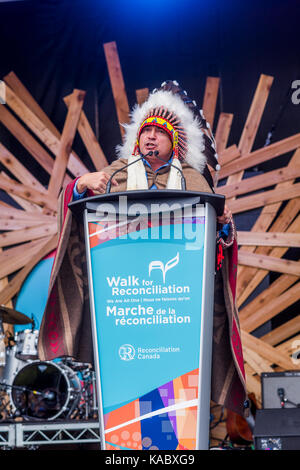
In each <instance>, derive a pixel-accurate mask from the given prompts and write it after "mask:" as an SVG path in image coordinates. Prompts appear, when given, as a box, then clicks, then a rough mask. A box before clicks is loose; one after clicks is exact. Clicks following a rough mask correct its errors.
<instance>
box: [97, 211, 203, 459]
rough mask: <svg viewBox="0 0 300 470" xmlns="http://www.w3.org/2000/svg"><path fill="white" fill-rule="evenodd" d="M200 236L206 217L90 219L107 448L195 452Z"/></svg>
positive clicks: (201, 255)
mask: <svg viewBox="0 0 300 470" xmlns="http://www.w3.org/2000/svg"><path fill="white" fill-rule="evenodd" d="M169 231H170V232H171V233H172V235H171V236H170V233H169ZM204 233H205V218H204V217H203V216H200V215H199V216H198V217H186V218H183V217H179V218H175V219H172V220H169V221H162V220H160V221H157V223H155V222H154V221H153V220H149V219H148V217H145V218H142V219H141V218H140V219H139V224H138V225H137V224H136V222H135V221H132V220H131V221H128V220H125V221H121V220H112V221H107V220H106V221H104V220H103V221H101V220H98V221H97V222H93V221H92V222H89V244H90V246H89V247H90V255H91V271H92V276H93V293H94V296H93V297H94V310H95V326H96V337H97V344H98V358H99V367H100V378H101V398H102V405H103V420H104V430H105V443H106V444H105V446H106V449H108V450H113V449H115V450H116V449H117V450H119V449H124V450H126V449H131V450H134V449H136V450H155V449H159V450H180V449H182V450H185V449H186V450H194V449H196V445H197V444H196V439H197V414H198V413H197V411H198V387H199V355H200V330H201V308H202V307H201V306H202V266H203V256H204ZM193 236H194V239H193ZM103 266H105V269H103Z"/></svg>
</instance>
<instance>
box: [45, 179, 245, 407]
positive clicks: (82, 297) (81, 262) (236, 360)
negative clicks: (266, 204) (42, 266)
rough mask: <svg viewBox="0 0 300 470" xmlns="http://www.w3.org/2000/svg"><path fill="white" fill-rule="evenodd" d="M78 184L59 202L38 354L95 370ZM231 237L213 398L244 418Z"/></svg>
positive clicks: (218, 300)
mask: <svg viewBox="0 0 300 470" xmlns="http://www.w3.org/2000/svg"><path fill="white" fill-rule="evenodd" d="M75 181H76V180H74V181H73V182H71V183H70V184H69V185H68V186H67V187H66V188H65V189H64V190H63V192H62V193H61V195H60V198H59V216H58V229H59V240H58V246H57V250H56V255H55V259H54V263H53V267H52V272H51V277H50V284H49V293H48V300H47V304H46V308H45V312H44V315H43V319H42V323H41V328H40V333H39V342H38V353H39V358H40V360H52V359H54V358H58V357H61V356H70V357H73V358H75V359H76V360H78V361H81V362H88V363H91V364H92V363H93V349H92V335H91V324H90V311H89V297H88V281H87V267H86V254H85V242H84V231H83V224H82V223H81V222H80V221H78V220H77V219H76V217H74V216H73V215H72V213H71V211H70V209H69V208H68V204H69V203H70V202H71V201H72V198H73V188H74V184H75ZM117 190H118V191H120V190H122V188H120V187H118V188H117ZM88 195H92V193H89V194H88ZM231 232H232V241H231V243H230V246H224V251H223V255H224V260H223V264H222V267H221V269H220V270H219V271H217V272H216V278H215V308H214V329H213V358H212V359H213V360H212V381H211V398H212V400H213V401H214V402H215V403H218V404H220V405H224V406H225V407H226V408H229V409H231V410H232V411H234V412H237V413H239V414H241V415H242V414H243V413H244V401H245V400H246V397H247V394H246V384H245V372H244V365H243V364H244V363H243V353H242V344H241V339H240V327H239V320H238V312H237V308H236V302H235V288H236V275H237V242H236V239H235V231H234V230H232V231H231Z"/></svg>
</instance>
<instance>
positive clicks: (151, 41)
mask: <svg viewBox="0 0 300 470" xmlns="http://www.w3.org/2000/svg"><path fill="white" fill-rule="evenodd" d="M0 18H1V23H0V44H1V61H0V78H3V76H4V75H5V74H7V73H8V72H10V71H12V70H13V71H14V72H15V73H16V74H17V76H18V77H19V78H20V80H21V81H22V82H23V83H24V85H25V86H26V87H27V88H28V89H29V91H30V92H31V93H32V95H33V96H34V97H35V99H36V100H37V101H38V103H39V104H40V105H41V107H42V108H43V109H44V110H45V111H46V113H47V114H48V116H49V117H50V118H51V119H52V121H53V122H54V124H55V125H56V126H57V127H58V128H59V129H60V130H62V127H63V124H64V120H65V117H66V107H65V104H64V102H63V100H62V99H63V97H64V96H66V95H67V94H69V93H71V92H72V90H73V89H74V88H80V89H83V90H86V91H87V95H86V99H85V104H84V110H85V112H86V114H87V117H88V119H89V122H90V124H91V125H92V127H93V130H94V132H95V134H96V136H97V137H98V138H99V141H100V144H101V146H102V148H103V150H104V153H105V155H106V157H107V159H108V160H109V161H112V160H113V159H114V158H115V153H114V148H115V146H116V145H117V144H118V143H119V142H120V139H121V136H120V131H119V126H118V123H117V118H116V112H115V107H114V102H113V97H112V93H111V87H110V82H109V77H108V71H107V67H106V62H105V58H104V51H103V43H105V42H110V41H116V43H117V47H118V52H119V57H120V62H121V66H122V70H123V76H124V81H125V85H126V90H127V94H128V99H129V104H130V107H132V106H133V104H134V103H135V90H136V89H138V88H145V87H147V88H150V89H153V88H155V87H157V86H159V85H160V84H161V82H162V81H164V80H166V79H176V80H177V81H179V83H180V84H181V85H182V87H183V88H184V89H186V90H187V92H188V94H189V95H190V96H191V97H192V98H193V99H195V100H196V101H197V103H199V105H200V107H201V103H202V99H203V93H204V87H205V80H206V77H207V76H218V77H220V78H221V85H220V93H219V98H218V103H217V112H216V116H218V114H219V112H220V111H224V112H228V113H233V114H234V119H233V125H232V129H231V134H230V138H229V142H228V145H230V144H232V143H236V144H238V141H239V138H240V136H241V132H242V129H243V126H244V123H245V121H246V118H247V113H248V110H249V107H250V105H251V101H252V98H253V95H254V92H255V89H256V86H257V84H258V80H259V77H260V75H261V74H266V75H271V76H273V77H274V82H273V85H272V88H271V93H270V96H269V100H268V102H267V106H266V109H265V112H264V115H263V118H262V122H261V125H260V128H259V130H258V134H257V138H256V141H255V144H254V149H255V148H260V147H262V146H263V145H264V144H265V142H266V138H267V135H268V132H269V131H270V130H272V131H273V135H272V139H273V141H278V140H280V139H282V138H285V137H288V136H290V135H292V134H294V133H297V132H299V131H300V122H299V120H300V119H299V118H300V105H298V106H297V105H295V104H293V103H292V101H291V93H292V91H293V90H292V89H291V84H292V82H293V81H294V80H296V79H299V78H300V48H299V18H300V5H299V1H297V0H285V1H282V0H281V1H279V0H260V1H258V0H244V1H240V0H227V1H226V2H225V1H221V0H211V1H210V2H204V1H203V0H184V1H179V0H178V1H170V0H152V1H149V2H146V1H142V0H127V1H126V0H111V1H101V0H44V1H41V0H40V1H26V0H25V1H16V2H14V1H13V2H0ZM214 124H215V126H216V122H215V123H214ZM0 139H1V141H2V142H3V143H4V144H6V145H8V146H9V148H11V147H12V146H13V148H12V150H15V156H17V157H18V158H20V159H22V160H24V162H26V165H27V166H28V167H29V168H30V169H31V170H32V171H33V172H38V173H39V177H40V179H42V180H43V181H42V182H44V184H47V182H48V178H49V176H48V175H46V174H44V171H43V170H42V169H41V168H40V167H39V166H38V165H37V163H36V162H34V161H32V157H30V156H29V155H27V154H26V151H25V150H24V149H23V147H22V146H18V144H17V143H16V142H14V139H13V138H12V137H11V136H10V135H9V134H8V133H7V132H6V130H5V128H4V127H3V126H2V125H0ZM74 145H75V150H76V152H77V153H78V154H79V155H80V157H81V158H82V159H83V161H84V162H85V163H86V164H87V165H88V167H89V168H90V169H92V166H91V162H90V160H89V157H88V155H87V152H86V150H85V148H84V146H83V144H82V143H81V140H80V138H78V137H77V138H76V140H75V144H74ZM288 158H289V155H287V156H283V157H280V158H277V159H275V160H273V161H271V162H268V163H266V164H264V165H262V166H261V167H260V168H259V169H260V170H266V169H270V168H275V167H278V166H282V165H283V164H284V163H285V162H286V161H287V159H288Z"/></svg>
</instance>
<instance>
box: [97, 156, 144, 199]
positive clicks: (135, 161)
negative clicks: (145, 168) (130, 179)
mask: <svg viewBox="0 0 300 470" xmlns="http://www.w3.org/2000/svg"><path fill="white" fill-rule="evenodd" d="M152 155H153V152H152V151H150V152H149V153H147V155H143V154H141V156H140V157H139V158H138V159H137V160H134V162H131V163H128V165H124V166H123V167H122V168H119V169H118V170H116V171H115V172H114V173H113V174H112V175H111V177H110V178H109V180H108V182H107V185H106V191H105V192H106V194H108V193H110V188H111V180H112V179H113V177H114V176H115V175H116V174H117V173H119V171H122V170H125V168H128V167H129V166H130V165H134V164H135V163H137V162H139V161H140V160H143V158H146V157H151V156H152Z"/></svg>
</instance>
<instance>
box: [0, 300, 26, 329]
mask: <svg viewBox="0 0 300 470" xmlns="http://www.w3.org/2000/svg"><path fill="white" fill-rule="evenodd" d="M0 320H2V321H3V323H9V324H10V325H26V324H27V323H33V320H31V318H29V317H27V316H26V315H24V313H21V312H18V311H17V310H14V309H13V308H8V307H5V305H0Z"/></svg>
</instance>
